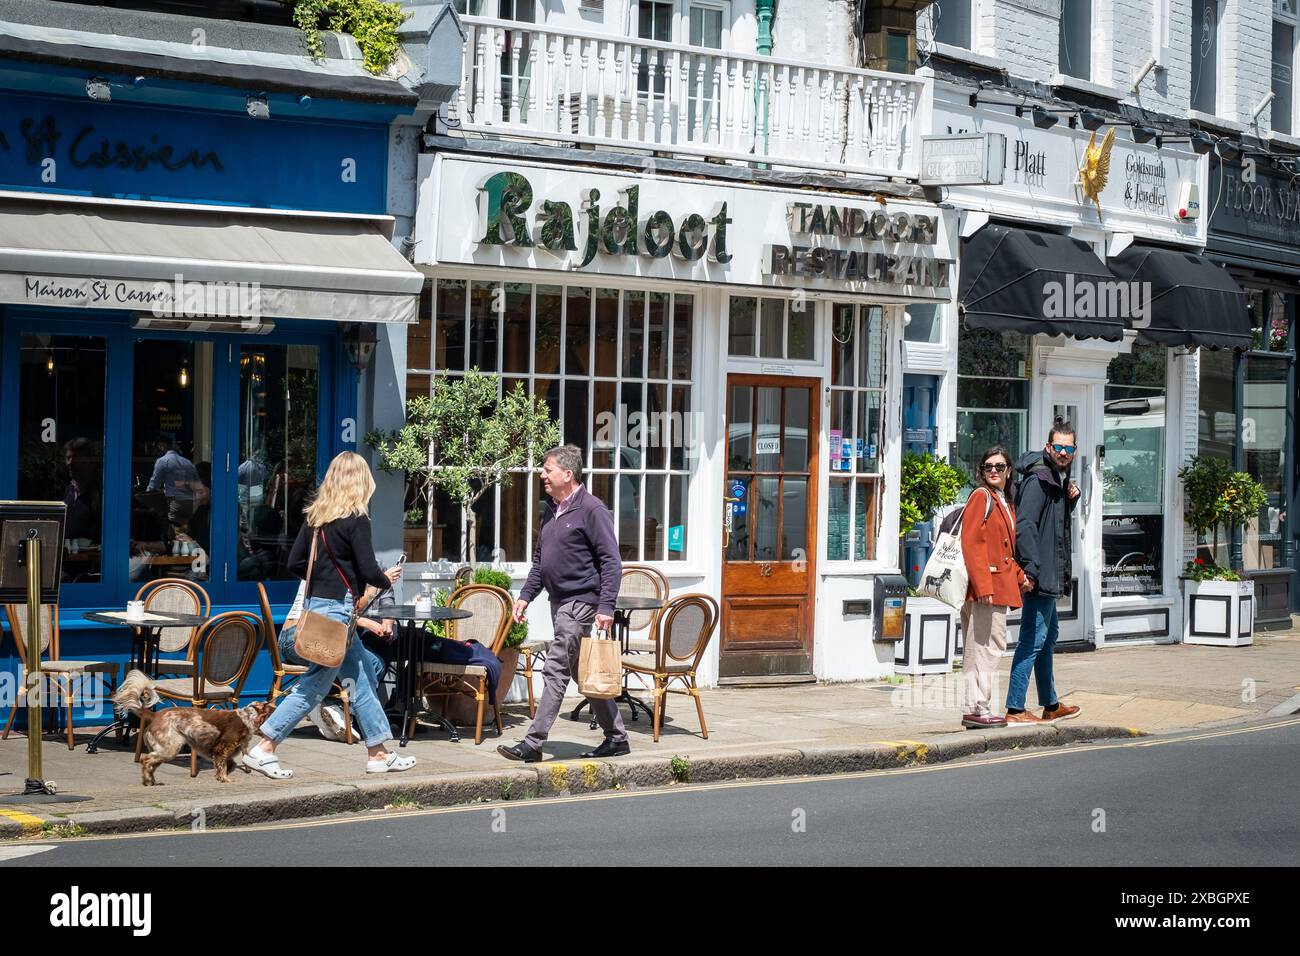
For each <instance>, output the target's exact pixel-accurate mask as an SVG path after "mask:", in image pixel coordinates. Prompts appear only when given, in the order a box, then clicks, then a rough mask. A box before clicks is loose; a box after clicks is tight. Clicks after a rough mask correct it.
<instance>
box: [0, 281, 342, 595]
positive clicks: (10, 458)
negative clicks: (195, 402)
mask: <svg viewBox="0 0 1300 956" xmlns="http://www.w3.org/2000/svg"><path fill="white" fill-rule="evenodd" d="M0 315H2V316H3V336H2V337H0V499H12V498H15V497H16V493H17V481H18V455H17V444H18V443H17V435H18V422H19V415H18V407H19V406H18V403H19V402H20V401H21V396H20V394H19V388H18V385H19V383H18V377H19V376H18V375H17V374H16V373H17V369H18V364H17V363H18V362H19V359H20V354H21V341H22V336H23V335H25V334H31V333H42V334H51V335H78V336H82V335H89V336H96V337H103V338H105V339H106V340H107V348H108V368H107V371H106V378H105V382H106V389H107V391H108V393H109V394H110V395H128V396H133V395H134V387H135V369H134V366H135V343H136V342H137V341H139V340H141V339H167V340H172V341H178V340H179V341H185V342H194V343H198V342H211V343H213V383H212V404H213V415H212V449H213V455H212V457H213V481H212V485H213V487H212V489H211V495H212V497H211V504H210V507H211V509H212V515H213V519H212V526H211V535H212V539H211V540H212V555H211V556H210V561H209V576H208V579H207V580H206V581H200V582H196V583H198V584H200V585H201V586H202V587H203V589H204V590H205V591H207V593H208V595H209V597H210V598H211V599H212V603H213V606H214V607H217V606H222V607H230V606H236V607H238V606H245V607H248V606H255V605H256V604H257V600H258V598H257V589H256V584H257V582H255V581H240V580H239V579H238V568H237V559H236V547H237V543H238V534H239V531H238V489H237V487H236V484H237V474H236V471H237V466H238V462H237V461H236V460H235V459H236V457H237V456H238V453H239V397H240V396H239V350H240V348H241V347H244V346H247V345H259V344H260V345H281V346H287V345H311V346H315V347H317V348H318V349H319V352H318V355H319V375H320V386H319V390H318V393H317V403H318V407H317V416H316V428H317V432H316V479H317V481H320V480H321V479H322V478H323V477H324V474H325V469H326V467H327V466H328V464H329V462H330V460H331V459H332V458H333V457H334V456H335V455H336V454H338V452H340V451H342V450H345V449H347V450H355V448H356V442H352V443H344V442H343V441H342V435H341V428H340V427H339V425H338V423H340V422H342V421H344V420H345V419H351V420H353V421H356V417H357V394H356V392H357V390H356V383H357V376H356V372H355V370H353V369H352V366H351V365H350V364H349V363H348V361H347V358H346V356H345V354H344V350H343V348H342V346H341V342H340V340H339V334H340V331H339V328H338V327H336V326H335V325H334V323H324V322H320V321H314V320H301V321H285V322H279V323H277V325H276V328H275V330H274V331H272V332H269V333H266V334H264V335H253V334H249V333H245V332H228V333H227V332H177V331H162V330H157V329H137V328H134V327H133V326H132V322H131V316H130V315H128V314H124V313H120V312H95V311H91V310H76V311H75V312H74V313H73V314H71V315H69V312H68V311H66V310H60V309H46V308H27V307H8V308H5V309H0ZM321 326H328V329H324V328H321ZM222 345H226V346H227V349H226V350H225V352H224V354H223V351H222V348H221V346H222ZM134 412H135V408H134V402H133V401H120V402H113V401H110V402H109V403H108V407H107V409H106V411H105V422H104V430H105V437H104V505H103V508H104V523H103V535H104V542H105V543H106V544H105V546H104V557H103V562H102V565H101V580H100V582H99V583H97V584H65V585H63V587H62V588H61V593H60V602H59V603H60V606H61V607H63V608H65V609H77V610H78V611H81V610H89V609H104V608H107V609H120V608H122V607H125V606H126V602H127V601H128V600H131V599H133V598H134V597H135V594H136V592H137V591H139V589H140V588H141V587H142V586H143V585H144V584H145V583H146V582H138V581H131V580H129V573H128V565H129V560H128V559H129V555H128V554H127V549H126V547H125V546H122V547H118V543H123V542H125V541H127V540H129V535H130V492H129V490H128V485H129V482H130V473H131V441H132V437H133V429H134ZM227 454H229V456H230V458H231V464H230V466H229V467H228V468H227V469H225V470H224V471H222V470H220V469H218V468H217V461H218V460H219V459H222V458H223V457H224V456H225V455H227ZM108 542H115V543H114V544H108ZM218 557H219V558H220V559H221V560H219V561H218V560H216V558H218ZM266 584H267V591H268V595H269V596H270V599H271V602H272V603H273V604H281V605H283V604H288V603H290V602H292V600H293V597H294V594H295V592H296V591H297V588H298V582H297V581H288V580H286V581H271V582H266Z"/></svg>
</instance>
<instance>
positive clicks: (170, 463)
mask: <svg viewBox="0 0 1300 956" xmlns="http://www.w3.org/2000/svg"><path fill="white" fill-rule="evenodd" d="M212 351H213V349H212V343H211V342H187V341H179V340H173V339H141V340H138V341H137V342H136V343H135V363H134V368H135V375H134V380H135V396H134V398H135V400H134V401H133V402H132V405H131V408H132V420H131V536H130V541H129V542H128V546H129V550H130V564H129V567H130V580H131V581H152V580H154V579H156V578H188V579H190V580H193V581H206V580H208V578H209V577H210V567H211V561H212V539H211V532H212V526H213V522H212V508H211V504H212V467H213V460H212V459H213V447H212V412H213V402H212V378H213V365H212V361H213V355H212Z"/></svg>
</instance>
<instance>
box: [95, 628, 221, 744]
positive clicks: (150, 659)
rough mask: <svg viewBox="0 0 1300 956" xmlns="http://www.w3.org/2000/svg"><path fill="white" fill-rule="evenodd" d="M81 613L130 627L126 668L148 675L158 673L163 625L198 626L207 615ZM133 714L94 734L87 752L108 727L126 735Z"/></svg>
mask: <svg viewBox="0 0 1300 956" xmlns="http://www.w3.org/2000/svg"><path fill="white" fill-rule="evenodd" d="M82 617H83V618H84V619H85V620H87V621H94V622H95V623H96V624H111V625H117V626H119V627H129V628H131V632H132V633H131V660H130V661H129V662H128V664H127V672H128V673H130V671H131V670H132V669H136V670H142V671H144V672H145V673H146V674H148V675H149V676H150V677H157V676H158V641H159V638H160V637H161V635H162V629H163V628H164V627H201V626H203V623H204V622H205V621H207V618H206V617H204V616H203V615H201V614H179V613H176V612H172V611H146V612H145V613H144V617H141V618H130V617H127V615H126V611H89V612H87V613H86V614H83V615H82ZM134 720H135V718H134V717H130V716H129V715H123V716H121V717H118V718H117V719H116V720H114V721H113V722H112V723H111V724H109V725H108V726H107V727H105V728H104V729H103V730H101V731H100V732H99V733H97V734H96V735H95V739H94V740H92V741H91V742H90V743H89V744H88V745H87V746H86V753H88V754H93V753H95V752H97V751H98V750H99V743H100V741H101V740H103V739H104V737H106V736H107V735H108V733H109V732H110V731H113V730H117V731H119V732H121V731H126V732H127V736H129V732H130V728H131V722H133V721H134Z"/></svg>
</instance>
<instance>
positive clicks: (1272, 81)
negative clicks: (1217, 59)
mask: <svg viewBox="0 0 1300 956" xmlns="http://www.w3.org/2000/svg"><path fill="white" fill-rule="evenodd" d="M1283 2H1284V0H1273V19H1272V23H1271V26H1272V27H1273V28H1276V25H1277V24H1281V25H1282V26H1284V27H1288V28H1289V29H1290V30H1291V55H1290V57H1289V60H1288V62H1287V63H1286V64H1285V66H1286V67H1287V69H1289V70H1290V71H1291V78H1290V81H1289V86H1290V90H1291V92H1290V97H1291V101H1290V109H1289V110H1288V111H1287V117H1286V125H1287V128H1286V129H1278V127H1277V126H1276V125H1273V126H1272V128H1273V130H1274V131H1275V132H1279V133H1282V134H1283V135H1285V136H1293V135H1295V131H1296V90H1295V70H1296V52H1297V48H1298V47H1300V12H1298V11H1297V10H1294V9H1293V10H1290V11H1287V10H1284V9H1283V8H1282V4H1283ZM1290 2H1291V4H1292V6H1293V7H1294V6H1296V2H1295V0H1290ZM1269 48H1270V50H1271V49H1272V40H1271V34H1270V44H1269ZM1269 63H1270V72H1269V85H1268V88H1269V90H1271V91H1272V92H1273V93H1275V94H1276V93H1277V86H1276V83H1277V80H1276V77H1275V76H1273V73H1272V70H1273V69H1274V68H1276V67H1277V66H1278V65H1279V64H1278V62H1277V61H1276V60H1273V59H1272V56H1271V55H1270V57H1269ZM1276 102H1277V100H1276V99H1275V100H1274V103H1276ZM1274 115H1276V110H1274ZM1272 122H1273V121H1272V118H1271V117H1270V123H1271V124H1272Z"/></svg>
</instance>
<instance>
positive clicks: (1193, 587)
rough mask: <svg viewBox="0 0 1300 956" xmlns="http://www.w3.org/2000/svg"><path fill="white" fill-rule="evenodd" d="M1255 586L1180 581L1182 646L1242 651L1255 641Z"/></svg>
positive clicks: (1253, 583)
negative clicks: (1235, 648)
mask: <svg viewBox="0 0 1300 956" xmlns="http://www.w3.org/2000/svg"><path fill="white" fill-rule="evenodd" d="M1254 631H1255V582H1253V581H1191V580H1187V579H1184V580H1183V643H1184V644H1217V645H1220V646H1224V647H1244V646H1245V645H1247V644H1250V643H1252V642H1253V640H1254V637H1253V635H1254Z"/></svg>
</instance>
